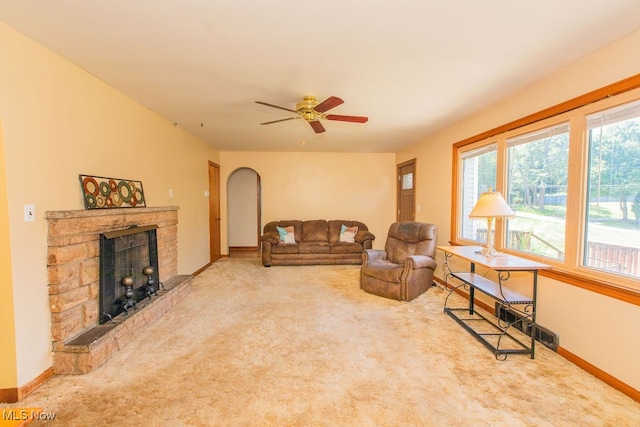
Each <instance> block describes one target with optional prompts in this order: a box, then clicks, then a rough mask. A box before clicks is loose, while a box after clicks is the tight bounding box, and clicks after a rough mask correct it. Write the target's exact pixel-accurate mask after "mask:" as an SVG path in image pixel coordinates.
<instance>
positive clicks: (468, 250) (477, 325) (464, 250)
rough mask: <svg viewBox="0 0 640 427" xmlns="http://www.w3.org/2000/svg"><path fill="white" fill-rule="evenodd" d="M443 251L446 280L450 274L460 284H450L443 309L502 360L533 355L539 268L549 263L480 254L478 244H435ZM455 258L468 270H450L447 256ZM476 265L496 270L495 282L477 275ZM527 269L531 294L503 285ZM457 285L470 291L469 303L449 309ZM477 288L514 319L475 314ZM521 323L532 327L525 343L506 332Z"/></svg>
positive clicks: (504, 255)
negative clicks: (466, 265)
mask: <svg viewBox="0 0 640 427" xmlns="http://www.w3.org/2000/svg"><path fill="white" fill-rule="evenodd" d="M437 249H439V250H441V251H443V252H444V256H445V262H444V269H445V273H446V276H445V281H446V282H447V283H448V279H449V277H453V278H455V279H457V280H458V281H460V282H461V283H460V284H459V285H457V286H452V287H449V294H448V295H447V298H446V299H445V303H444V312H445V313H446V314H448V315H449V316H451V317H452V318H453V319H454V320H455V321H456V322H458V323H459V324H460V325H461V326H462V327H463V328H464V329H466V330H467V331H468V332H469V333H471V335H473V336H474V337H476V338H477V339H478V340H479V341H480V342H482V343H483V344H484V345H485V346H486V347H487V348H489V349H490V350H491V351H492V352H493V353H494V354H495V356H496V359H498V360H505V359H506V358H507V356H508V355H509V354H529V355H530V356H531V358H532V359H533V358H534V357H535V341H536V340H535V336H536V334H535V332H536V328H535V325H536V299H537V292H538V270H542V269H549V268H551V266H550V265H547V264H542V263H539V262H535V261H530V260H527V259H524V258H520V257H517V256H513V255H508V254H499V255H495V256H485V255H481V254H480V253H479V252H480V251H481V250H482V248H481V247H479V246H437ZM451 257H457V258H460V259H463V260H465V261H468V262H469V263H470V268H469V271H465V272H453V271H452V270H451V268H450V267H449V259H450V258H451ZM476 265H479V266H482V267H485V268H488V269H490V270H494V271H496V272H498V281H497V282H494V281H492V280H489V279H487V278H486V277H484V276H482V275H480V274H477V273H476V271H475V269H476ZM516 271H518V272H527V273H531V275H532V292H531V295H523V294H521V293H519V292H516V291H514V290H512V289H509V288H508V287H506V286H505V284H506V282H507V281H508V280H509V279H510V278H511V273H512V272H516ZM460 287H464V288H465V289H467V290H468V291H469V306H468V307H465V308H452V307H448V306H447V302H448V300H449V297H450V296H451V294H452V293H453V292H454V291H455V290H457V289H458V288H460ZM476 289H477V290H478V291H480V292H482V293H483V294H485V295H488V296H490V297H491V298H493V299H494V300H495V301H497V302H498V303H499V304H500V308H501V310H507V312H511V313H514V314H516V316H515V320H513V321H506V320H502V319H498V320H497V321H493V320H490V319H488V318H486V317H485V316H483V315H482V314H480V313H478V312H477V311H476V310H475V308H474V299H475V291H476ZM518 324H520V326H522V325H526V326H527V328H531V329H530V330H531V343H530V344H525V343H523V342H522V341H521V340H520V339H518V338H517V337H515V336H513V335H512V334H510V333H509V329H510V328H511V327H513V326H517V325H518Z"/></svg>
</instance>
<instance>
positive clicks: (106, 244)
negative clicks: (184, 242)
mask: <svg viewBox="0 0 640 427" xmlns="http://www.w3.org/2000/svg"><path fill="white" fill-rule="evenodd" d="M157 228H158V226H157V225H147V226H132V227H130V228H126V229H122V230H116V231H111V232H106V233H102V234H100V257H99V259H100V283H99V291H98V305H99V307H98V308H99V312H98V313H99V316H98V317H99V322H100V324H103V323H106V322H108V321H109V320H111V319H113V318H114V317H116V316H118V315H120V314H121V313H123V312H125V314H126V311H125V309H124V307H125V300H126V297H125V296H124V295H123V294H124V292H122V291H123V290H124V286H123V285H122V284H121V280H122V277H117V276H120V275H122V272H120V273H118V272H117V271H116V255H117V252H125V253H126V252H127V250H129V249H130V248H125V249H124V250H121V251H117V250H116V243H117V242H118V240H120V243H122V242H123V241H133V240H132V239H140V237H142V239H143V241H145V239H144V236H138V235H140V234H142V233H144V235H146V243H147V245H148V266H150V267H152V268H153V273H152V274H151V276H150V277H152V278H153V280H154V281H155V283H160V282H159V272H158V238H157V234H156V229H157ZM125 246H126V243H125ZM145 261H146V259H145ZM145 264H146V263H145ZM146 266H147V265H144V266H142V265H138V266H137V269H136V270H142V268H143V267H146ZM132 277H133V278H134V283H133V291H134V296H133V299H135V301H136V303H139V302H140V301H142V300H143V299H145V298H147V296H148V294H147V289H146V286H145V285H146V277H147V276H144V275H143V274H142V271H136V272H135V273H133V274H132ZM143 278H144V279H143Z"/></svg>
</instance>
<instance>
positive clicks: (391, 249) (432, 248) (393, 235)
mask: <svg viewBox="0 0 640 427" xmlns="http://www.w3.org/2000/svg"><path fill="white" fill-rule="evenodd" d="M436 233H437V227H436V226H435V225H433V224H425V223H422V222H415V221H407V222H396V223H393V224H391V227H389V233H388V235H387V242H386V243H385V247H384V250H380V249H367V250H365V251H364V252H363V253H362V268H361V270H360V288H362V289H363V290H365V291H366V292H369V293H372V294H375V295H379V296H381V297H385V298H392V299H396V300H399V301H411V300H412V299H414V298H416V297H417V296H419V295H421V294H422V293H424V292H425V291H426V290H427V289H429V288H430V287H431V284H432V283H433V273H434V271H435V269H436V261H435V253H436Z"/></svg>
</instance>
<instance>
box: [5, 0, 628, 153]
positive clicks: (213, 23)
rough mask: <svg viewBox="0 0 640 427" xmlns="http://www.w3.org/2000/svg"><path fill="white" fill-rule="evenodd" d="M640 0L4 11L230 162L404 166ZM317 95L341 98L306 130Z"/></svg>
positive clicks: (53, 5) (38, 1)
mask: <svg viewBox="0 0 640 427" xmlns="http://www.w3.org/2000/svg"><path fill="white" fill-rule="evenodd" d="M638 17H640V1H638V0H589V1H584V0H563V1H560V2H559V1H557V0H538V1H535V2H532V1H514V0H484V1H478V0H394V1H390V0H324V1H321V2H306V1H300V0H298V1H290V0H275V1H265V0H135V1H131V0H109V1H98V0H93V1H88V0H56V1H51V0H29V1H25V0H0V20H2V21H4V22H5V23H6V24H8V25H9V26H11V27H13V28H15V29H17V30H19V31H21V32H23V33H24V34H26V35H28V36H29V37H31V38H33V39H34V40H36V41H38V42H39V43H40V44H42V45H44V46H47V47H48V48H50V49H51V50H53V51H55V52H57V53H58V54H60V55H61V56H63V57H65V58H67V59H69V60H70V61H72V62H74V63H75V64H77V65H78V66H80V67H82V68H83V69H85V70H87V71H88V72H90V73H91V74H93V75H95V76H96V77H98V78H99V79H101V80H103V81H105V82H106V83H108V84H109V85H111V86H113V87H114V88H116V89H118V90H120V91H122V92H123V93H125V94H126V95H128V96H129V97H131V98H133V99H134V100H136V101H138V102H140V103H141V104H143V105H145V106H146V107H148V108H149V109H151V110H153V111H156V112H157V113H159V114H160V115H162V116H164V117H166V118H167V119H168V120H170V121H171V122H173V123H176V125H177V126H179V127H181V128H184V129H186V130H187V131H189V132H191V133H193V134H195V135H197V136H198V137H200V138H202V139H203V140H204V141H206V142H208V143H210V144H211V145H213V146H215V147H216V148H218V149H219V150H221V151H332V152H395V151H397V150H400V149H402V148H403V147H406V146H408V145H411V144H413V143H416V142H419V141H421V140H424V138H425V137H426V136H428V135H429V134H431V133H434V132H437V131H438V130H441V129H443V128H445V127H447V126H450V125H451V124H453V123H454V122H456V121H457V120H459V119H461V118H463V117H465V116H467V115H469V114H471V113H473V112H476V111H478V110H480V109H482V108H484V107H487V106H488V105H490V104H492V103H494V102H496V101H497V100H499V99H501V98H504V97H505V96H508V95H509V94H511V93H513V92H515V91H517V90H519V89H521V88H523V87H525V86H527V85H529V84H531V83H533V82H535V81H536V80H538V79H540V78H542V77H545V76H547V75H549V74H551V73H553V72H555V71H557V70H559V69H560V68H562V67H564V66H566V65H568V64H570V63H572V62H575V61H577V60H579V59H580V58H582V57H584V56H586V55H588V54H590V53H592V52H594V51H596V50H598V49H600V48H602V47H604V46H606V45H608V44H610V43H612V42H614V41H616V40H618V39H620V38H622V37H624V36H626V35H629V34H631V33H633V32H635V31H637V30H640V19H638ZM305 95H315V96H316V97H317V98H318V101H322V100H324V99H326V98H328V97H329V96H338V97H340V98H342V99H343V100H344V104H342V105H340V106H338V107H336V108H334V109H332V110H330V113H333V114H345V115H358V116H368V117H369V121H368V122H367V123H365V124H358V123H345V122H337V121H323V125H324V127H325V128H326V132H324V133H321V134H316V133H314V132H313V130H312V129H311V127H310V126H309V124H307V123H305V121H304V120H291V121H285V122H281V123H276V124H271V125H264V126H261V125H260V123H262V122H267V121H272V120H278V119H281V118H287V117H292V116H293V114H292V113H290V112H287V111H283V110H279V109H276V108H270V107H267V106H264V105H260V104H256V103H255V101H264V102H267V103H270V104H275V105H279V106H282V107H285V108H291V109H295V104H296V103H297V102H298V101H300V100H302V97H303V96H305Z"/></svg>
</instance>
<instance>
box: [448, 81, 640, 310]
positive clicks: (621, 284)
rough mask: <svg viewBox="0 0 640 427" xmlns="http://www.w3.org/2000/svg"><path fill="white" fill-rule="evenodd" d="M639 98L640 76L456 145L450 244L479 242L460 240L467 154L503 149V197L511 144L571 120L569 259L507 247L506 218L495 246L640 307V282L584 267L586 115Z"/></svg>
mask: <svg viewBox="0 0 640 427" xmlns="http://www.w3.org/2000/svg"><path fill="white" fill-rule="evenodd" d="M635 100H640V74H637V75H635V76H632V77H630V78H628V79H625V80H621V81H619V82H616V83H613V84H611V85H608V86H605V87H603V88H600V89H597V90H595V91H592V92H589V93H587V94H584V95H582V96H579V97H577V98H573V99H570V100H568V101H565V102H563V103H561V104H558V105H555V106H553V107H550V108H547V109H545V110H541V111H539V112H537V113H534V114H531V115H529V116H526V117H523V118H521V119H518V120H515V121H512V122H510V123H507V124H504V125H502V126H499V127H497V128H494V129H491V130H488V131H485V132H483V133H480V134H478V135H475V136H473V137H470V138H467V139H465V140H462V141H459V142H457V143H455V144H453V149H452V181H453V182H452V197H451V203H452V209H451V238H450V240H451V243H452V244H458V245H477V244H478V242H476V241H473V240H469V239H464V238H461V237H459V236H461V230H460V224H461V223H462V221H461V218H460V217H459V215H460V213H461V211H462V204H461V200H460V197H461V196H460V193H461V192H460V191H459V189H460V188H461V187H460V186H461V185H462V177H461V175H460V174H461V173H462V157H463V156H462V154H463V153H464V152H468V151H471V150H478V149H481V147H483V146H485V145H489V144H493V143H496V144H497V146H498V159H497V162H498V163H497V164H498V166H497V170H496V191H500V192H501V193H502V194H503V195H504V194H506V193H505V191H506V189H507V183H506V168H507V164H506V163H507V161H506V156H507V142H506V141H507V140H508V139H510V138H514V137H517V136H519V135H522V134H526V133H529V132H534V131H536V130H540V129H543V128H545V127H549V126H554V125H557V124H560V123H562V122H568V123H569V127H570V137H569V152H570V154H569V171H568V179H567V188H568V192H567V211H566V225H565V257H564V260H555V259H550V258H543V257H541V256H536V255H535V254H531V253H527V252H522V251H513V250H511V249H508V248H506V247H504V245H503V241H504V239H503V236H504V233H505V232H506V224H505V221H501V220H497V221H496V227H495V246H496V248H498V249H499V250H501V251H504V252H508V253H514V254H515V255H517V256H520V257H522V258H528V259H533V260H536V261H541V262H544V263H547V264H550V265H552V266H553V269H551V270H545V271H541V272H540V274H541V275H543V276H545V277H550V278H552V279H555V280H559V281H562V282H566V283H569V284H571V285H575V286H578V287H581V288H583V289H587V290H590V291H593V292H597V293H600V294H603V295H607V296H609V297H612V298H616V299H619V300H622V301H626V302H630V303H632V304H635V305H640V279H638V278H630V277H628V276H624V275H619V274H615V273H610V272H602V271H599V270H597V269H594V268H589V267H584V266H582V265H581V264H582V259H583V258H582V251H583V245H582V242H583V241H584V232H585V227H584V221H585V218H586V215H585V214H586V201H587V193H586V191H587V185H588V164H587V162H588V159H587V157H588V156H587V151H588V147H587V141H586V137H587V135H586V133H587V126H586V125H587V123H586V116H588V115H591V114H594V113H597V112H599V111H603V110H607V109H610V108H614V107H616V106H618V105H622V104H625V103H628V102H632V101H635ZM576 219H578V221H576Z"/></svg>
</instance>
